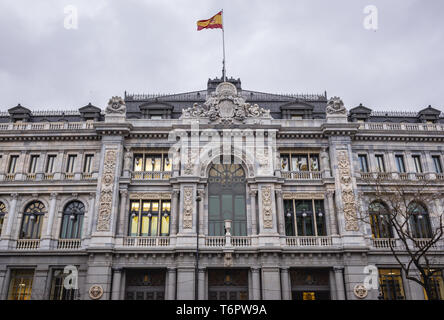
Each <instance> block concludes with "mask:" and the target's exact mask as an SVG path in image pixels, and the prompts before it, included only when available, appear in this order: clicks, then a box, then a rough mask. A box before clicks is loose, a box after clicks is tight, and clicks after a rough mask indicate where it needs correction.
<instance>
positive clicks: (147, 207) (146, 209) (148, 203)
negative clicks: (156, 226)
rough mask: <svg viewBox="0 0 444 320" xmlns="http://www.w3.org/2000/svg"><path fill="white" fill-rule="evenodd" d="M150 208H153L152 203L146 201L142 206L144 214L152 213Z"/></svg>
mask: <svg viewBox="0 0 444 320" xmlns="http://www.w3.org/2000/svg"><path fill="white" fill-rule="evenodd" d="M150 208H151V202H149V201H144V202H143V204H142V212H148V211H150Z"/></svg>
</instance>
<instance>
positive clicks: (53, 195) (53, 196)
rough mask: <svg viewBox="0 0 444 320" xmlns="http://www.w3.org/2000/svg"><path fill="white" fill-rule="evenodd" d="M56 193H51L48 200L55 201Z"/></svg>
mask: <svg viewBox="0 0 444 320" xmlns="http://www.w3.org/2000/svg"><path fill="white" fill-rule="evenodd" d="M57 195H58V194H57V193H55V192H52V193H51V194H50V195H49V199H51V200H52V199H57Z"/></svg>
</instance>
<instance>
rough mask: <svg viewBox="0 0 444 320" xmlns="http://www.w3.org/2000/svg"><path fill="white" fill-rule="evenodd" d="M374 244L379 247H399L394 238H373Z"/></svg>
mask: <svg viewBox="0 0 444 320" xmlns="http://www.w3.org/2000/svg"><path fill="white" fill-rule="evenodd" d="M372 246H373V247H374V248H377V249H390V248H397V247H398V244H397V241H396V239H393V238H373V239H372Z"/></svg>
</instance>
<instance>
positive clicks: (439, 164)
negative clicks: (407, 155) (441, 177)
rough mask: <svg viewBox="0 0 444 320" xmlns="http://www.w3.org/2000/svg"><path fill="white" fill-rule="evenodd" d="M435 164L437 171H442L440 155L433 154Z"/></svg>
mask: <svg viewBox="0 0 444 320" xmlns="http://www.w3.org/2000/svg"><path fill="white" fill-rule="evenodd" d="M432 159H433V165H434V167H435V172H436V173H442V165H441V157H440V156H432Z"/></svg>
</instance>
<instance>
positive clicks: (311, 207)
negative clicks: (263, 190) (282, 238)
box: [284, 200, 327, 236]
mask: <svg viewBox="0 0 444 320" xmlns="http://www.w3.org/2000/svg"><path fill="white" fill-rule="evenodd" d="M284 211H285V212H284V214H285V232H286V233H285V234H286V235H287V236H294V235H296V234H297V235H298V236H326V235H327V233H326V225H325V212H324V201H323V200H285V201H284Z"/></svg>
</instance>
